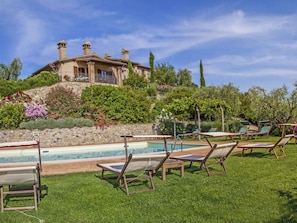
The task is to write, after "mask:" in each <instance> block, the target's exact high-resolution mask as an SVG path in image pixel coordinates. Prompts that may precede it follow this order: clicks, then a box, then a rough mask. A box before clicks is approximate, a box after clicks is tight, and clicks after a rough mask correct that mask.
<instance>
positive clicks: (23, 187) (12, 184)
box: [0, 164, 40, 212]
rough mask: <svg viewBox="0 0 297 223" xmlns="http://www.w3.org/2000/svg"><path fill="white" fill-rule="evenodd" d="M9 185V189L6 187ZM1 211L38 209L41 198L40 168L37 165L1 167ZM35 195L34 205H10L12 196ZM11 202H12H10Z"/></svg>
mask: <svg viewBox="0 0 297 223" xmlns="http://www.w3.org/2000/svg"><path fill="white" fill-rule="evenodd" d="M6 186H7V189H6V188H5V187H6ZM0 187H1V188H0V191H1V192H0V196H1V198H0V199H1V211H2V212H3V211H5V210H28V209H35V210H37V205H38V201H39V198H40V168H39V164H37V165H36V166H23V167H10V168H0ZM28 195H33V199H34V205H30V206H23V207H8V205H7V204H8V202H9V200H10V198H13V197H17V196H28ZM9 203H10V202H9Z"/></svg>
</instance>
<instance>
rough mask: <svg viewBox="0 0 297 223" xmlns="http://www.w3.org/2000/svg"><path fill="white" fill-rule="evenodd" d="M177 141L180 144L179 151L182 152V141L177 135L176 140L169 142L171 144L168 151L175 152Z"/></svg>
mask: <svg viewBox="0 0 297 223" xmlns="http://www.w3.org/2000/svg"><path fill="white" fill-rule="evenodd" d="M178 141H179V143H180V151H181V152H182V151H183V141H182V139H181V138H180V137H179V136H178V135H177V136H176V138H175V139H174V140H171V143H170V150H171V152H173V151H174V150H175V146H176V144H177V142H178Z"/></svg>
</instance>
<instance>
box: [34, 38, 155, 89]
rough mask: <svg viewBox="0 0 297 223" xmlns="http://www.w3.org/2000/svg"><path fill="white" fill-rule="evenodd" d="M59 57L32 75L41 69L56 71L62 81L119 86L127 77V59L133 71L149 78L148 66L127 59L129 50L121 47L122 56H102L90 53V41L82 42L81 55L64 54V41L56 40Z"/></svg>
mask: <svg viewBox="0 0 297 223" xmlns="http://www.w3.org/2000/svg"><path fill="white" fill-rule="evenodd" d="M57 45H58V54H59V59H58V60H56V61H54V62H52V63H49V64H47V65H45V66H44V67H42V68H40V69H39V70H37V71H35V72H34V73H33V74H32V76H34V75H37V74H39V73H40V72H42V71H51V72H56V73H58V75H59V76H60V78H61V80H62V81H77V82H88V83H91V84H99V83H107V84H113V85H118V86H121V85H122V84H123V80H124V79H126V78H127V77H128V74H129V71H128V61H130V62H131V64H132V66H133V69H134V71H135V72H137V73H139V75H143V76H144V77H145V78H147V79H149V76H150V68H149V67H146V66H143V65H141V64H139V63H137V62H132V61H131V60H130V59H129V51H128V50H127V49H122V58H112V57H111V55H109V54H105V56H104V57H102V56H99V55H97V54H96V53H91V43H90V42H89V41H87V42H85V43H83V45H82V50H83V55H81V56H76V57H69V58H67V56H66V45H67V43H66V41H65V40H61V41H60V42H58V44H57Z"/></svg>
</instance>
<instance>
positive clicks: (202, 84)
mask: <svg viewBox="0 0 297 223" xmlns="http://www.w3.org/2000/svg"><path fill="white" fill-rule="evenodd" d="M205 86H206V83H205V79H204V73H203V64H202V60H200V87H201V88H203V87H205Z"/></svg>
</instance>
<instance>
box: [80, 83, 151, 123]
mask: <svg viewBox="0 0 297 223" xmlns="http://www.w3.org/2000/svg"><path fill="white" fill-rule="evenodd" d="M81 98H82V101H83V107H84V110H85V111H86V110H88V109H89V108H91V107H96V106H97V107H100V109H103V110H104V111H106V115H107V116H108V117H109V118H110V119H111V120H113V121H114V122H121V123H146V122H149V121H151V116H150V106H151V100H150V99H149V98H147V97H146V93H144V91H141V90H138V91H137V90H133V89H131V88H125V87H112V86H102V85H96V86H91V87H88V88H86V89H84V90H83V92H82V96H81Z"/></svg>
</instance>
